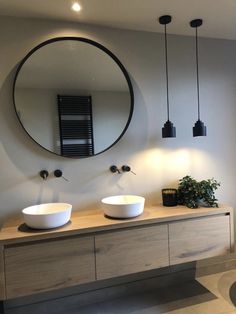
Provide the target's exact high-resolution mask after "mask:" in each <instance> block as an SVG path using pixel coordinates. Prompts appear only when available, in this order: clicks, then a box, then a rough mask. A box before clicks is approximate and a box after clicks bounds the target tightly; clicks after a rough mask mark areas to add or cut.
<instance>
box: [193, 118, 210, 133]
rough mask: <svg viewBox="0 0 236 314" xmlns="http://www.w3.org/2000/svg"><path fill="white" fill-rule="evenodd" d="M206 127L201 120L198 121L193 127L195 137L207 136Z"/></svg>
mask: <svg viewBox="0 0 236 314" xmlns="http://www.w3.org/2000/svg"><path fill="white" fill-rule="evenodd" d="M206 135H207V131H206V126H205V125H204V123H203V122H202V121H201V120H197V122H196V123H195V124H194V127H193V136H194V137H195V136H206Z"/></svg>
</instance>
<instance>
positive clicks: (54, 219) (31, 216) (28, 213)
mask: <svg viewBox="0 0 236 314" xmlns="http://www.w3.org/2000/svg"><path fill="white" fill-rule="evenodd" d="M71 209H72V205H70V204H66V203H48V204H40V205H34V206H30V207H27V208H24V209H23V210H22V213H23V215H24V220H25V223H26V224H27V226H29V227H30V228H34V229H51V228H56V227H60V226H62V225H64V224H66V223H67V222H68V221H69V220H70V216H71Z"/></svg>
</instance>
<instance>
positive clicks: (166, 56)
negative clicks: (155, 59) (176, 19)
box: [164, 24, 170, 121]
mask: <svg viewBox="0 0 236 314" xmlns="http://www.w3.org/2000/svg"><path fill="white" fill-rule="evenodd" d="M164 26H165V59H166V102H167V120H168V121H169V118H170V108H169V107H170V105H169V75H168V47H167V34H166V24H165V25H164Z"/></svg>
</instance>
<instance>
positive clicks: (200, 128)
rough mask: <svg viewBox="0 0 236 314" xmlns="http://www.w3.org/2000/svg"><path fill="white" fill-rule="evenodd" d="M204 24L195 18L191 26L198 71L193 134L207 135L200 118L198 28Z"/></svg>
mask: <svg viewBox="0 0 236 314" xmlns="http://www.w3.org/2000/svg"><path fill="white" fill-rule="evenodd" d="M201 25H202V19H195V20H192V21H191V22H190V26H191V27H193V28H195V29H196V34H195V39H196V72H197V104H198V120H197V122H196V123H195V125H194V127H193V136H194V137H195V136H206V133H207V131H206V126H205V125H204V123H203V122H202V121H201V120H200V97H199V71H198V33H197V29H198V27H199V26H201Z"/></svg>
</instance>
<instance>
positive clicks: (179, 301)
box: [68, 270, 236, 314]
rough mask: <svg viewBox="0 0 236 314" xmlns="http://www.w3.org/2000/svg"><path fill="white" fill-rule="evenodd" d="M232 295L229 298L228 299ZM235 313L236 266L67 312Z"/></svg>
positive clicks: (131, 313) (87, 313) (100, 313)
mask: <svg viewBox="0 0 236 314" xmlns="http://www.w3.org/2000/svg"><path fill="white" fill-rule="evenodd" d="M230 297H231V298H232V301H233V302H232V301H231V299H230ZM69 313H70V314H72V313H73V314H75V313H79V314H159V313H171V314H233V313H234V314H236V270H231V271H227V272H223V273H218V274H214V275H208V276H204V277H200V278H198V279H197V280H194V281H190V282H187V283H184V284H183V285H181V284H178V285H175V286H171V287H167V288H162V289H161V290H156V291H151V292H149V293H144V294H136V295H131V296H128V297H126V298H120V299H114V300H112V301H109V302H102V303H96V304H93V305H89V306H85V307H80V308H76V309H73V308H71V309H70V311H69V312H68V314H69Z"/></svg>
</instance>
